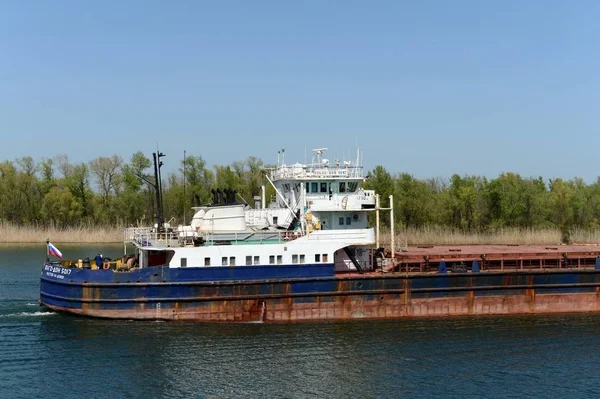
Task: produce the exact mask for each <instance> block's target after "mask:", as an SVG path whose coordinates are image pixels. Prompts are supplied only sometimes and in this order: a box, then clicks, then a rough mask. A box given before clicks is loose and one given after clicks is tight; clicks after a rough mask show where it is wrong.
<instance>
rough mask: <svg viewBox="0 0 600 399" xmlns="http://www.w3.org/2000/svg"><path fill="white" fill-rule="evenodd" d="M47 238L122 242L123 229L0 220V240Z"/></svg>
mask: <svg viewBox="0 0 600 399" xmlns="http://www.w3.org/2000/svg"><path fill="white" fill-rule="evenodd" d="M47 238H49V239H50V241H52V242H53V243H73V244H88V243H90V244H91V243H118V242H123V229H122V228H120V227H94V226H78V227H69V228H64V229H60V228H56V227H41V226H17V225H14V224H11V223H7V222H0V242H3V243H15V244H26V243H39V242H45V241H46V239H47Z"/></svg>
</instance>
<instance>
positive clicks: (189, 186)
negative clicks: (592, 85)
mask: <svg viewBox="0 0 600 399" xmlns="http://www.w3.org/2000/svg"><path fill="white" fill-rule="evenodd" d="M265 167H267V165H265V164H264V162H263V161H262V160H261V159H259V158H256V157H249V158H247V159H246V160H244V161H236V162H233V163H232V164H230V165H215V166H213V167H208V166H207V165H206V162H205V161H204V159H203V158H202V157H201V156H189V157H186V159H185V160H184V161H181V162H180V165H179V169H178V170H177V171H175V172H170V173H167V174H166V175H163V176H162V186H163V206H164V217H165V220H166V221H168V220H173V222H172V223H181V222H182V221H183V218H184V215H185V216H187V218H186V219H187V220H186V221H187V222H189V219H190V217H191V207H192V206H193V205H196V204H198V203H209V202H210V201H211V194H210V190H211V189H213V188H217V187H221V188H231V189H235V190H237V192H238V195H239V196H238V198H239V199H240V200H243V201H245V202H247V203H249V204H253V202H254V201H253V197H254V196H256V195H260V193H261V186H262V185H263V184H264V185H266V186H267V187H268V184H267V183H266V181H265V179H264V169H265ZM163 169H164V168H163ZM163 173H164V172H163ZM184 175H185V179H184ZM184 180H185V187H184ZM153 182H154V178H153V168H152V161H151V160H150V159H149V158H148V157H146V156H145V155H144V154H143V153H141V152H136V153H135V154H133V155H132V156H131V158H130V159H129V161H125V160H123V159H122V158H121V157H119V156H116V155H113V156H111V157H98V158H95V159H93V160H91V161H89V162H70V161H69V159H68V157H67V156H66V155H60V156H57V157H55V158H48V159H43V160H41V161H37V162H36V161H35V160H34V159H33V158H31V157H23V158H19V159H17V160H15V161H4V162H2V163H0V220H1V221H8V222H11V223H14V224H19V225H53V226H56V227H70V226H77V225H81V224H85V225H102V226H130V225H133V226H137V225H149V224H152V223H154V217H155V215H156V206H157V204H156V201H155V194H154V193H155V191H154V190H155V188H154V187H153V186H154V185H153ZM364 188H366V189H374V190H376V191H377V192H378V193H379V194H380V195H381V199H382V201H381V205H382V206H385V207H387V206H389V200H388V197H389V195H390V194H393V195H394V208H395V213H394V216H395V217H394V218H395V223H396V225H397V226H398V227H407V228H409V227H410V228H422V227H428V226H444V227H450V228H453V229H457V230H461V231H487V230H494V229H499V228H504V227H517V228H527V229H535V228H547V227H554V228H559V229H561V231H563V232H564V233H565V234H567V233H568V231H569V230H570V229H572V228H582V229H591V228H597V227H599V226H600V179H599V180H597V181H596V182H594V183H592V184H586V183H585V182H584V181H583V180H582V179H580V178H576V179H572V180H563V179H550V180H544V179H542V178H541V177H537V178H529V177H527V178H525V177H522V176H520V175H518V174H515V173H503V174H501V175H500V176H498V177H496V178H493V179H488V178H486V177H482V176H459V175H453V176H452V177H451V178H449V179H439V178H437V179H416V178H414V177H413V176H412V175H410V174H407V173H399V174H392V173H390V172H388V171H387V170H386V169H385V168H384V167H383V166H377V167H376V168H375V169H373V170H372V171H370V172H369V173H368V178H367V180H366V182H365V183H364ZM272 194H273V190H272V189H271V188H269V187H268V198H270V197H271V195H272ZM382 218H383V222H384V223H389V214H387V213H384V214H383V215H382Z"/></svg>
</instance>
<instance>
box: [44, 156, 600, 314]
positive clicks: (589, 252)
mask: <svg viewBox="0 0 600 399" xmlns="http://www.w3.org/2000/svg"><path fill="white" fill-rule="evenodd" d="M326 150H327V149H326V148H317V149H315V150H313V156H312V161H311V163H309V164H301V163H295V164H292V165H286V164H285V161H284V157H283V155H284V151H280V152H279V153H278V160H277V164H276V166H275V167H274V168H272V169H270V170H268V171H266V174H265V179H266V180H267V181H268V183H269V184H270V185H272V187H273V189H274V191H275V198H273V199H272V200H271V201H270V204H269V205H268V206H267V204H266V198H265V188H264V187H263V188H262V196H257V197H256V198H255V204H254V206H253V207H250V206H249V205H248V204H246V203H245V202H244V201H238V196H237V193H236V192H235V191H234V190H230V189H217V190H213V191H212V201H211V203H209V204H204V205H201V204H198V206H196V207H194V208H193V209H194V215H193V217H192V220H191V222H190V223H189V224H186V225H180V226H177V227H171V226H170V225H168V224H166V223H164V221H163V220H162V215H161V213H160V211H159V212H157V214H158V217H157V222H156V224H154V226H151V227H140V228H129V229H126V230H125V232H124V242H125V253H126V254H127V253H128V249H127V248H128V245H129V246H130V247H131V248H132V251H133V253H131V254H130V255H126V256H124V257H123V259H120V260H117V261H115V262H106V261H102V260H101V261H100V262H101V263H99V264H95V262H94V261H83V262H82V261H80V260H71V261H63V260H56V261H52V260H50V253H49V256H48V257H47V259H46V262H45V263H44V266H43V268H42V271H41V281H40V303H41V304H42V305H44V306H46V307H48V308H50V309H54V310H56V311H61V312H69V313H73V314H78V315H84V316H91V317H101V318H115V319H142V320H173V321H177V320H179V321H203V322H290V321H302V320H307V321H310V320H340V319H354V318H373V319H375V318H397V317H421V316H452V315H482V314H522V313H552V312H594V311H599V310H600V262H599V261H598V257H599V256H600V247H597V246H589V247H588V246H585V247H544V248H533V249H532V248H519V247H501V248H500V247H477V248H467V247H453V248H452V247H451V248H436V247H430V248H404V249H402V250H401V251H399V252H396V251H395V248H394V242H395V240H394V237H393V231H394V229H393V228H392V229H390V230H391V232H392V237H391V240H390V242H391V248H389V249H388V250H387V251H385V250H383V248H380V246H379V242H380V237H379V214H380V212H382V211H390V212H391V213H392V215H391V218H390V219H391V220H392V221H393V220H394V218H393V208H389V209H383V208H381V207H380V204H379V202H380V201H379V195H378V194H377V193H375V192H374V191H373V190H365V189H363V188H362V184H363V182H364V180H365V178H364V175H363V167H362V165H361V159H360V152H358V151H357V156H356V159H354V160H352V161H341V162H340V161H338V160H334V161H330V160H328V159H327V158H325V156H324V154H325V151H326ZM154 164H155V168H154V169H155V179H156V187H160V183H159V177H158V175H159V172H160V169H159V168H160V166H158V173H157V156H156V154H154ZM157 204H158V207H159V210H160V190H157ZM390 204H392V206H393V198H390ZM369 213H374V219H375V227H369V225H368V215H369Z"/></svg>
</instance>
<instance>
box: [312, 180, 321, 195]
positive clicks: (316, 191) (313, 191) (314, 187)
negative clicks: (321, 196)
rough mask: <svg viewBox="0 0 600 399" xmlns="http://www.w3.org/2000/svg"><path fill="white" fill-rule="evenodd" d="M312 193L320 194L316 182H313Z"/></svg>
mask: <svg viewBox="0 0 600 399" xmlns="http://www.w3.org/2000/svg"><path fill="white" fill-rule="evenodd" d="M310 192H311V193H318V192H319V183H317V182H316V181H313V182H312V183H310Z"/></svg>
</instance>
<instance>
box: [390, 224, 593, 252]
mask: <svg viewBox="0 0 600 399" xmlns="http://www.w3.org/2000/svg"><path fill="white" fill-rule="evenodd" d="M380 234H381V235H380V237H381V246H383V247H386V248H389V246H390V232H389V229H383V228H382V229H381V230H380ZM394 241H395V247H396V249H400V248H404V247H407V246H415V245H506V244H518V245H545V244H551V245H558V244H561V243H562V242H563V235H562V234H561V232H560V230H559V229H553V228H544V229H518V228H504V229H498V230H494V231H486V232H481V231H480V232H463V231H459V230H454V229H451V228H446V227H426V228H422V229H414V228H409V229H399V230H397V231H396V234H395V240H394ZM570 243H572V244H598V243H600V229H593V230H579V229H575V230H572V231H570Z"/></svg>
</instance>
